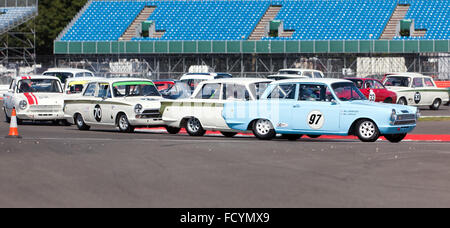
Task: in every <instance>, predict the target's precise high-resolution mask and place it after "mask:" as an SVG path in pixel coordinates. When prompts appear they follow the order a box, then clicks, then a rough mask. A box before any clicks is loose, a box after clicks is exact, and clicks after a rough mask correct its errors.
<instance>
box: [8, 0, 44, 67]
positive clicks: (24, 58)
mask: <svg viewBox="0 0 450 228" xmlns="http://www.w3.org/2000/svg"><path fill="white" fill-rule="evenodd" d="M37 15H38V0H3V1H0V36H1V44H0V45H1V46H0V63H2V64H6V63H14V62H20V64H22V65H26V66H31V65H33V64H35V59H36V57H35V41H34V40H30V39H29V38H27V37H30V36H27V35H28V34H31V35H32V36H31V37H33V36H34V35H35V29H33V28H30V27H25V28H22V29H21V30H20V31H19V30H18V29H17V27H18V26H20V25H23V24H25V23H26V22H27V21H30V20H33V19H34V18H35V17H36V16H37Z"/></svg>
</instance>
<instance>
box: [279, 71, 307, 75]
mask: <svg viewBox="0 0 450 228" xmlns="http://www.w3.org/2000/svg"><path fill="white" fill-rule="evenodd" d="M278 74H295V75H302V72H301V71H294V70H281V71H279V72H278Z"/></svg>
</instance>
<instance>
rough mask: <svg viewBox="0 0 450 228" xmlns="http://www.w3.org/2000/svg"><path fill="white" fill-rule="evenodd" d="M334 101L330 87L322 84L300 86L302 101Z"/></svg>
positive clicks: (300, 98)
mask: <svg viewBox="0 0 450 228" xmlns="http://www.w3.org/2000/svg"><path fill="white" fill-rule="evenodd" d="M333 99H334V97H333V95H332V94H331V91H330V90H329V89H328V86H325V85H320V84H303V85H300V96H299V100H300V101H323V102H331V101H332V100H333Z"/></svg>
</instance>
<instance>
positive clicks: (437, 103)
mask: <svg viewBox="0 0 450 228" xmlns="http://www.w3.org/2000/svg"><path fill="white" fill-rule="evenodd" d="M441 104H442V101H441V99H436V100H434V101H433V104H432V105H431V106H430V109H431V110H439V108H440V107H441Z"/></svg>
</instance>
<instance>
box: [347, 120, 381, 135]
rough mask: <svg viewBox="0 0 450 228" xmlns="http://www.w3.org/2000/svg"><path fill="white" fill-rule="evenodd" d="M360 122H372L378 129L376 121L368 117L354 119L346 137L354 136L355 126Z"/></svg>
mask: <svg viewBox="0 0 450 228" xmlns="http://www.w3.org/2000/svg"><path fill="white" fill-rule="evenodd" d="M361 120H370V121H372V122H374V123H375V126H376V127H377V128H378V123H377V121H375V120H374V119H371V118H368V117H360V118H358V119H355V120H354V121H353V123H352V125H350V128H349V129H348V135H356V129H355V128H356V124H357V123H358V122H359V121H361Z"/></svg>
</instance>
